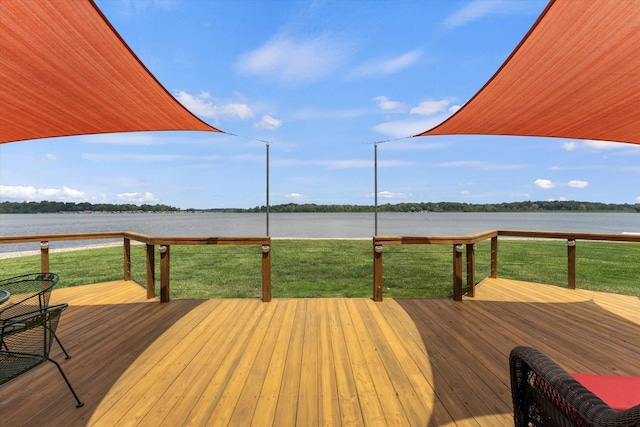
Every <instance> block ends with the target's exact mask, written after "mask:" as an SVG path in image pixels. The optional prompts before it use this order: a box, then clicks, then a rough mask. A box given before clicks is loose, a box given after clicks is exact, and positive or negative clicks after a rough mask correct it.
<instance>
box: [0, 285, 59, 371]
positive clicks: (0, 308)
mask: <svg viewBox="0 0 640 427" xmlns="http://www.w3.org/2000/svg"><path fill="white" fill-rule="evenodd" d="M59 279H60V277H59V276H58V275H57V274H55V273H31V274H24V275H22V276H16V277H10V278H8V279H3V280H0V289H4V290H6V291H9V292H10V294H11V295H10V296H9V299H8V300H7V301H5V302H4V303H2V304H1V305H0V323H2V322H3V321H4V320H5V319H8V318H13V317H16V316H19V315H21V314H24V313H31V312H33V311H35V310H42V309H44V308H47V307H48V306H49V298H50V297H51V290H52V289H53V287H54V286H55V284H56V283H58V280H59ZM54 337H55V339H56V341H58V344H59V345H60V348H62V351H63V352H64V355H65V359H69V358H70V357H71V356H70V355H69V353H67V350H65V348H64V347H63V346H62V343H61V342H60V340H59V339H58V337H56V336H55V335H54Z"/></svg>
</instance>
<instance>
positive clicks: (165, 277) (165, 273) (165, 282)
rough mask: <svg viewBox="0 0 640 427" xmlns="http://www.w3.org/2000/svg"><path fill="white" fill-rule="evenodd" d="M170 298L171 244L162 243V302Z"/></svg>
mask: <svg viewBox="0 0 640 427" xmlns="http://www.w3.org/2000/svg"><path fill="white" fill-rule="evenodd" d="M169 300H170V292H169V245H160V302H169Z"/></svg>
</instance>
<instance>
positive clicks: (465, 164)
mask: <svg viewBox="0 0 640 427" xmlns="http://www.w3.org/2000/svg"><path fill="white" fill-rule="evenodd" d="M438 166H440V167H446V168H467V169H479V170H485V171H489V170H491V171H501V170H512V169H521V168H523V167H525V166H524V165H519V164H500V163H492V162H486V161H482V160H459V161H455V162H444V163H439V164H438Z"/></svg>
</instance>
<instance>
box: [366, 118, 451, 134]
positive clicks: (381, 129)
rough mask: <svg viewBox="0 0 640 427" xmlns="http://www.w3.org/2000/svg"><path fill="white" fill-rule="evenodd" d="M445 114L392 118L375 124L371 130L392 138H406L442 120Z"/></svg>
mask: <svg viewBox="0 0 640 427" xmlns="http://www.w3.org/2000/svg"><path fill="white" fill-rule="evenodd" d="M446 117H447V116H446V115H437V116H433V117H429V118H422V117H421V118H419V119H417V118H405V119H400V120H392V121H389V122H385V123H380V124H379V125H375V126H374V127H373V130H374V131H375V132H378V133H380V134H382V135H386V136H389V137H392V138H406V137H409V136H413V135H417V134H419V133H422V132H424V131H426V130H427V129H431V128H432V127H434V126H436V125H437V124H439V123H440V122H442V121H443V120H444V119H445V118H446Z"/></svg>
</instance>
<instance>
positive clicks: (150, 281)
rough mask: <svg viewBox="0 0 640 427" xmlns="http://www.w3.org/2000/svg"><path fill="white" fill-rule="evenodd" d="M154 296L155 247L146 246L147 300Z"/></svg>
mask: <svg viewBox="0 0 640 427" xmlns="http://www.w3.org/2000/svg"><path fill="white" fill-rule="evenodd" d="M155 296H156V258H155V246H154V245H150V244H147V299H151V298H155Z"/></svg>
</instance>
